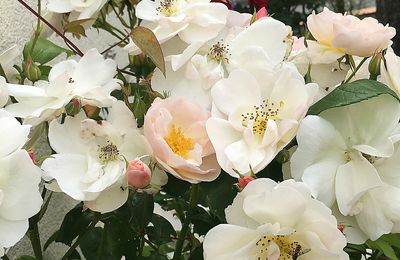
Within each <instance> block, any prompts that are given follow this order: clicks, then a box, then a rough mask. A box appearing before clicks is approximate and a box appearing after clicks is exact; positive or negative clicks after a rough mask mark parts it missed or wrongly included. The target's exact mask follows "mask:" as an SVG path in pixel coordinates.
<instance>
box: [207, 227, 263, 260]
mask: <svg viewBox="0 0 400 260" xmlns="http://www.w3.org/2000/svg"><path fill="white" fill-rule="evenodd" d="M257 239H258V234H257V232H256V231H255V230H251V229H248V228H244V227H239V226H234V225H218V226H216V227H214V228H213V229H211V230H210V231H209V232H208V233H207V234H206V236H205V238H204V244H203V247H204V260H214V259H219V260H232V259H235V260H245V259H248V256H249V255H250V254H249V253H250V252H251V248H249V247H253V248H254V249H255V248H256V247H255V246H254V245H255V243H256V242H257V241H256V240H257ZM221 241H223V243H221ZM249 251H250V252H249ZM253 253H254V252H253Z"/></svg>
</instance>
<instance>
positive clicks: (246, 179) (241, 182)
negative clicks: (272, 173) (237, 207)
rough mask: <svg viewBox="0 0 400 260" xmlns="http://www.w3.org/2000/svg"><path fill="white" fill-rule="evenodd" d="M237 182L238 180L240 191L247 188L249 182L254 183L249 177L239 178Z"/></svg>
mask: <svg viewBox="0 0 400 260" xmlns="http://www.w3.org/2000/svg"><path fill="white" fill-rule="evenodd" d="M238 180H239V183H238V185H239V188H240V189H241V190H243V189H244V188H245V187H246V186H247V184H249V183H250V182H252V181H254V178H253V177H250V176H245V177H243V178H239V179H238Z"/></svg>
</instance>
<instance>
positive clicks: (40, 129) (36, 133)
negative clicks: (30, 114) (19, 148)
mask: <svg viewBox="0 0 400 260" xmlns="http://www.w3.org/2000/svg"><path fill="white" fill-rule="evenodd" d="M46 127H47V125H46V123H41V124H40V125H38V126H36V127H35V128H34V129H33V131H32V132H31V134H30V137H29V140H28V142H26V143H25V145H24V149H25V150H27V151H32V149H33V147H34V146H35V143H36V141H37V140H39V138H40V136H42V134H43V133H44V132H45V131H46Z"/></svg>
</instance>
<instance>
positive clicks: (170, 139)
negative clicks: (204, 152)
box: [164, 125, 194, 159]
mask: <svg viewBox="0 0 400 260" xmlns="http://www.w3.org/2000/svg"><path fill="white" fill-rule="evenodd" d="M164 140H165V141H166V142H167V144H168V146H169V147H170V148H171V149H172V151H173V152H174V153H175V154H177V155H179V156H181V157H183V158H185V159H188V156H189V152H190V151H191V150H193V148H194V142H193V140H192V139H191V138H188V137H186V136H185V135H184V133H183V132H182V128H180V127H176V126H175V125H172V127H171V129H170V131H169V133H168V135H167V136H164Z"/></svg>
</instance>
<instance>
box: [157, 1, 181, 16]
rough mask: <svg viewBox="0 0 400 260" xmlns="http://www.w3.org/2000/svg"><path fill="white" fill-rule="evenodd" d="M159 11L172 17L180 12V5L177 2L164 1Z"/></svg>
mask: <svg viewBox="0 0 400 260" xmlns="http://www.w3.org/2000/svg"><path fill="white" fill-rule="evenodd" d="M157 11H158V12H160V13H162V14H163V15H165V16H167V17H170V16H173V15H174V14H176V13H177V12H178V3H177V1H176V0H164V1H161V2H160V6H159V7H157Z"/></svg>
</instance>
